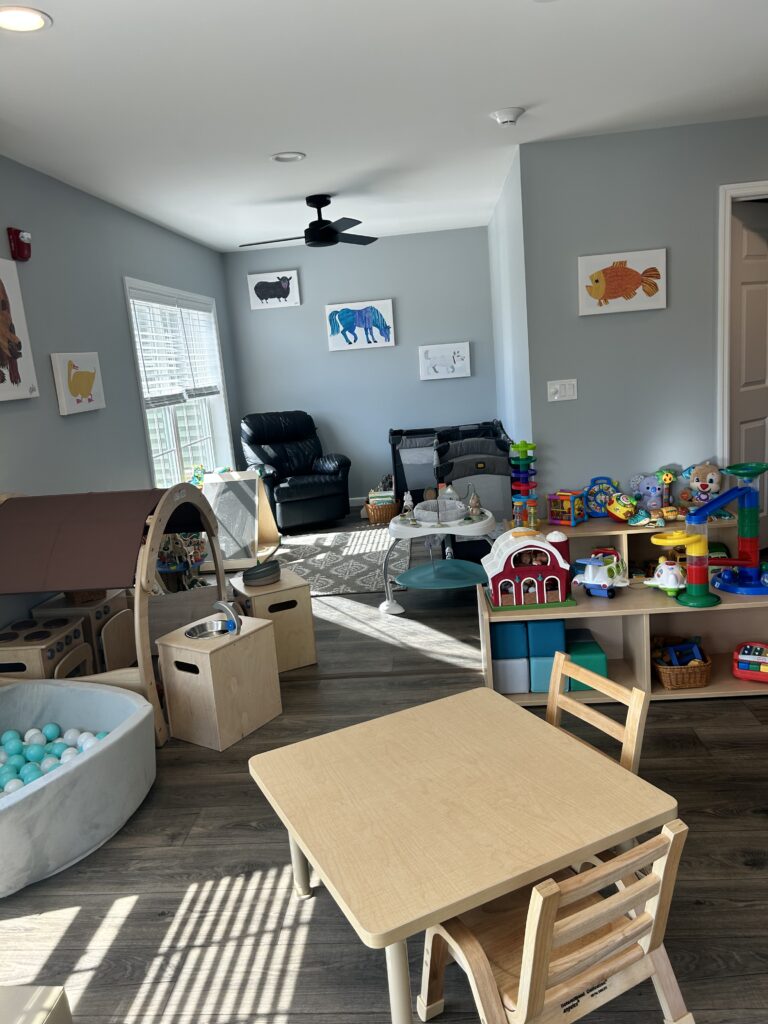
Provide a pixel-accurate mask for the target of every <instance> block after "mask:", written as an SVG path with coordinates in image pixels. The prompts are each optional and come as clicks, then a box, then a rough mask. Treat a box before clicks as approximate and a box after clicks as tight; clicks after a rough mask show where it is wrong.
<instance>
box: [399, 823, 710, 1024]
mask: <svg viewBox="0 0 768 1024" xmlns="http://www.w3.org/2000/svg"><path fill="white" fill-rule="evenodd" d="M687 832H688V828H687V826H686V825H684V824H683V822H682V821H679V820H678V821H672V822H670V823H669V824H668V825H665V826H664V827H663V828H662V830H661V832H660V833H658V834H657V835H655V836H653V837H652V838H651V839H649V840H648V841H647V842H645V843H643V844H642V845H640V846H636V847H633V848H632V849H631V850H629V851H627V852H626V853H622V854H621V855H620V856H618V857H616V858H615V859H614V860H612V861H610V862H608V863H605V864H600V865H599V866H598V867H592V868H589V869H588V870H586V871H583V872H581V873H580V874H576V873H574V872H573V871H571V870H570V869H566V870H565V871H563V872H561V873H559V874H558V875H556V876H555V878H548V879H546V881H543V882H539V883H538V885H535V886H533V887H532V888H525V889H521V890H518V891H517V892H513V893H510V894H509V895H507V896H502V897H501V898H500V899H497V900H493V901H492V902H490V903H486V904H485V905H484V906H482V907H479V908H478V909H476V910H471V911H468V912H467V913H465V914H461V915H460V916H458V917H454V918H452V919H451V920H450V921H446V922H445V924H441V925H438V926H437V927H434V928H430V929H429V930H428V931H427V935H426V943H425V947H424V973H423V980H422V988H421V994H420V995H419V997H418V1000H417V1008H418V1013H419V1017H420V1018H421V1020H423V1021H427V1020H431V1019H432V1018H433V1017H436V1016H438V1014H440V1013H442V1011H443V1009H444V1000H443V979H444V974H445V966H446V962H447V959H448V954H449V953H450V954H451V955H452V956H453V958H454V960H455V961H456V962H457V963H458V964H459V966H460V967H461V968H462V969H463V970H464V971H465V972H466V974H467V976H468V979H469V983H470V986H471V988H472V994H473V996H474V998H475V1003H476V1005H477V1010H478V1013H479V1014H480V1018H481V1020H482V1021H483V1024H556V1022H566V1021H569V1022H570V1021H574V1020H580V1019H581V1018H582V1017H585V1016H586V1015H587V1014H589V1013H590V1012H591V1011H593V1010H596V1009H598V1007H601V1006H603V1005H605V1004H606V1003H608V1002H610V1001H611V1000H612V999H615V998H616V997H617V996H619V995H621V994H622V993H623V992H626V991H627V990H628V989H630V988H633V987H634V986H635V985H638V984H639V983H640V982H641V981H645V979H646V978H651V980H652V981H653V984H654V987H655V989H656V995H657V996H658V999H659V1002H660V1003H661V1008H662V1011H663V1014H664V1021H665V1024H695V1022H694V1019H693V1014H691V1013H689V1012H688V1010H687V1009H686V1006H685V1002H684V1001H683V997H682V994H681V992H680V988H679V986H678V983H677V978H676V977H675V974H674V972H673V970H672V966H671V964H670V962H669V957H668V956H667V953H666V950H665V949H664V946H663V944H662V942H663V939H664V932H665V929H666V926H667V917H668V915H669V907H670V903H671V902H672V893H673V890H674V885H675V876H676V874H677V866H678V863H679V861H680V854H681V852H682V848H683V845H684V843H685V837H686V834H687ZM648 868H649V869H650V870H649V873H647V874H641V873H639V872H640V871H641V869H648ZM607 890H610V892H608V894H606V892H607Z"/></svg>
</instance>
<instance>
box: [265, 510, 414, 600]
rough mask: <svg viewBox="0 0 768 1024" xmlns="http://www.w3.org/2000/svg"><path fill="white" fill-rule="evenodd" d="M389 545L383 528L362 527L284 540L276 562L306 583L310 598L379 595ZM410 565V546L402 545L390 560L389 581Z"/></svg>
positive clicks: (389, 539) (302, 535)
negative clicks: (308, 587) (336, 595)
mask: <svg viewBox="0 0 768 1024" xmlns="http://www.w3.org/2000/svg"><path fill="white" fill-rule="evenodd" d="M390 542H391V538H390V536H389V532H388V530H387V528H386V526H370V525H369V524H368V523H361V524H360V526H357V527H353V528H352V529H347V530H337V531H329V532H326V533H303V534H301V535H299V536H296V537H283V542H282V544H281V545H280V549H279V551H278V552H277V555H276V558H277V559H278V561H279V562H280V564H281V565H282V566H284V568H286V569H292V570H293V571H294V572H295V573H297V575H299V576H301V577H302V578H303V579H305V580H306V581H307V583H309V586H310V592H311V594H312V596H313V597H330V596H332V595H334V594H379V593H383V591H384V572H383V570H384V555H385V554H386V552H387V548H388V547H389V545H390ZM410 561H411V555H410V545H409V544H408V543H407V542H404V541H401V542H400V543H399V544H398V546H397V547H396V548H395V550H394V551H393V553H392V557H391V558H390V560H389V576H390V578H392V577H394V576H397V575H398V574H399V573H401V572H405V570H406V569H407V568H408V566H409V565H410ZM395 589H400V588H397V587H396V588H395Z"/></svg>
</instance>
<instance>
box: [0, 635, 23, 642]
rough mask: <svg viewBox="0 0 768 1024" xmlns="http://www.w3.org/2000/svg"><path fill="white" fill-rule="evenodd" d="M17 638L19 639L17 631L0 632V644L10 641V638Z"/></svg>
mask: <svg viewBox="0 0 768 1024" xmlns="http://www.w3.org/2000/svg"><path fill="white" fill-rule="evenodd" d="M18 639H19V634H18V633H12V632H11V633H0V644H7V643H10V642H11V640H18Z"/></svg>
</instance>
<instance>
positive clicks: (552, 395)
mask: <svg viewBox="0 0 768 1024" xmlns="http://www.w3.org/2000/svg"><path fill="white" fill-rule="evenodd" d="M578 397H579V396H578V392H577V390H576V381H575V380H548V381H547V401H548V402H573V401H575V400H576V399H577V398H578Z"/></svg>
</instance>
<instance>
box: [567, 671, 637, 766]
mask: <svg viewBox="0 0 768 1024" xmlns="http://www.w3.org/2000/svg"><path fill="white" fill-rule="evenodd" d="M569 678H570V679H576V680H578V681H579V682H582V683H585V684H586V685H587V686H590V687H592V689H593V690H597V691H598V692H599V693H601V694H603V696H605V697H608V698H609V699H610V700H615V701H618V702H619V703H621V704H623V705H624V706H625V707H626V708H627V716H626V720H625V722H624V724H623V725H621V724H620V723H618V722H615V721H614V720H613V719H612V718H609V717H608V716H607V715H604V714H602V713H601V712H600V711H598V710H597V709H596V708H594V707H593V706H591V705H588V704H584V703H582V702H581V701H580V700H577V699H576V698H575V697H572V696H569V695H568V694H566V692H565V688H566V686H567V685H568V679H569ZM649 703H650V694H649V693H647V692H646V691H644V690H641V689H640V688H639V687H637V686H633V687H627V686H620V685H619V684H618V683H614V682H612V681H611V680H610V679H605V678H604V677H603V676H599V675H597V674H596V673H594V672H590V671H589V669H586V668H582V667H581V666H580V665H576V664H574V663H573V662H572V661H569V660H568V657H567V655H565V654H564V653H563V652H562V651H558V652H557V654H556V655H555V657H554V661H553V663H552V675H551V677H550V681H549V695H548V698H547V721H548V722H549V724H550V725H554V726H555V727H557V728H559V727H561V725H562V716H563V712H567V713H568V714H570V715H573V716H574V717H576V718H579V719H581V721H583V722H586V723H587V724H588V725H591V726H592V727H593V728H595V729H599V730H600V731H601V732H603V733H605V734H606V735H608V736H610V737H611V738H612V739H615V740H618V742H619V743H621V745H622V747H621V755H620V757H619V762H620V764H621V765H622V767H623V768H626V769H627V770H628V771H631V772H635V773H636V772H637V769H638V767H639V764H640V750H641V747H642V742H643V732H644V729H645V719H646V716H647V714H648V705H649Z"/></svg>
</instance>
